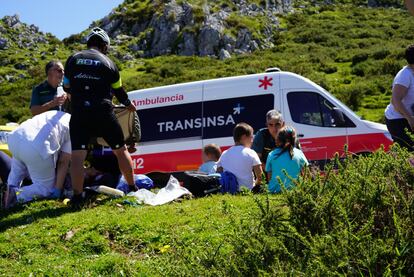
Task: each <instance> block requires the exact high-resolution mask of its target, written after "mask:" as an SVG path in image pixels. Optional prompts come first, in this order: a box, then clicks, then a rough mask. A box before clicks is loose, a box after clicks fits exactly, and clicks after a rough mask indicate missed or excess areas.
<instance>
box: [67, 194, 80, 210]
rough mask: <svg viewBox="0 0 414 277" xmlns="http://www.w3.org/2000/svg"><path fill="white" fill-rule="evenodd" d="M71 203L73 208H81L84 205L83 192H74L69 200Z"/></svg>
mask: <svg viewBox="0 0 414 277" xmlns="http://www.w3.org/2000/svg"><path fill="white" fill-rule="evenodd" d="M69 205H70V207H71V208H73V209H76V210H80V209H82V206H83V196H82V194H74V195H73V196H72V198H71V199H70V201H69Z"/></svg>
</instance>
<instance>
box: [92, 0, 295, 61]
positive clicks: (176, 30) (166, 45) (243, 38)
mask: <svg viewBox="0 0 414 277" xmlns="http://www.w3.org/2000/svg"><path fill="white" fill-rule="evenodd" d="M292 2H293V1H292V0H266V1H247V0H232V1H191V3H190V2H187V1H178V0H167V1H125V2H124V3H123V4H122V5H121V6H120V7H118V8H117V9H115V10H114V11H113V12H112V13H111V14H109V15H108V16H106V17H104V18H103V19H101V20H99V21H98V22H96V25H98V26H100V27H102V28H103V29H104V30H106V31H107V32H108V33H109V35H110V36H111V37H112V38H114V42H115V45H121V44H125V42H127V47H128V50H129V51H130V52H131V54H132V56H131V55H129V56H128V55H127V56H125V57H124V59H131V58H132V57H133V56H137V57H154V56H159V55H166V54H177V55H183V56H193V55H198V56H211V57H220V58H221V59H224V58H228V57H230V55H231V54H233V53H236V54H240V53H247V52H252V51H254V50H256V49H264V48H270V47H273V45H274V44H273V43H274V38H275V33H276V32H277V31H278V30H279V29H280V22H279V19H278V15H281V14H285V13H289V12H292V11H293V3H292Z"/></svg>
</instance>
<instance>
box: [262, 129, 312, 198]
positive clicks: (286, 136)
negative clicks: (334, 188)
mask: <svg viewBox="0 0 414 277" xmlns="http://www.w3.org/2000/svg"><path fill="white" fill-rule="evenodd" d="M295 141H296V131H295V129H293V127H290V126H286V127H283V128H282V129H281V130H280V131H279V133H278V136H277V138H276V149H275V150H273V151H272V152H270V153H269V156H268V157H267V161H266V172H267V176H268V179H269V192H271V193H277V192H280V191H281V184H283V185H284V187H285V188H286V189H291V188H292V187H293V186H294V184H293V182H292V178H293V179H297V178H298V177H299V174H300V172H301V170H302V168H303V167H304V166H306V165H308V164H309V163H308V160H307V159H306V157H305V155H304V154H303V152H302V150H299V149H298V148H296V147H295ZM284 171H286V174H287V176H286V174H285V172H284ZM288 176H289V177H288Z"/></svg>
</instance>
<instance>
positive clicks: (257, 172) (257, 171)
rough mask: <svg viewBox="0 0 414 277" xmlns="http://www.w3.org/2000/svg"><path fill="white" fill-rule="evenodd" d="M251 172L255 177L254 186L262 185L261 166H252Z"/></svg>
mask: <svg viewBox="0 0 414 277" xmlns="http://www.w3.org/2000/svg"><path fill="white" fill-rule="evenodd" d="M253 171H254V174H255V175H256V182H255V186H257V185H259V186H260V185H261V184H262V174H263V171H262V165H261V164H258V165H255V166H253Z"/></svg>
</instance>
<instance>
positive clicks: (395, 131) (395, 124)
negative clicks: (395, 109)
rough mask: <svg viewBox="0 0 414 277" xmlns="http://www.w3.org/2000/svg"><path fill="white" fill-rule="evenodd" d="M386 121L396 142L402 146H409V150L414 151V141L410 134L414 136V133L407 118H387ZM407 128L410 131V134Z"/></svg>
mask: <svg viewBox="0 0 414 277" xmlns="http://www.w3.org/2000/svg"><path fill="white" fill-rule="evenodd" d="M385 123H386V124H387V129H388V131H389V132H390V133H391V136H392V139H393V140H394V142H396V143H398V144H399V145H400V146H401V147H404V148H407V149H408V150H409V151H414V141H413V140H412V138H411V137H410V135H411V136H413V135H414V134H413V132H412V130H411V127H410V125H409V124H408V121H407V119H405V118H402V119H385ZM406 129H407V130H408V132H409V133H408V134H407V131H406ZM409 134H410V135H409Z"/></svg>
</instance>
